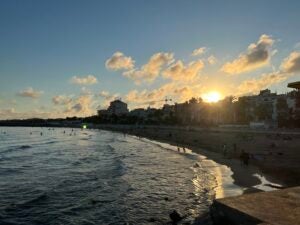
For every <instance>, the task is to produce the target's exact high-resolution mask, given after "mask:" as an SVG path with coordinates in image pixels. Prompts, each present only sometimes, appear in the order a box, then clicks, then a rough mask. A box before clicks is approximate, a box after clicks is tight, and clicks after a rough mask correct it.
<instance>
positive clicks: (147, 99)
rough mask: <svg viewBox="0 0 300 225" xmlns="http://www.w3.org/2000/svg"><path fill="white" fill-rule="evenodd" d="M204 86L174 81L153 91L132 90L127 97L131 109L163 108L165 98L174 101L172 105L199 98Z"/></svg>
mask: <svg viewBox="0 0 300 225" xmlns="http://www.w3.org/2000/svg"><path fill="white" fill-rule="evenodd" d="M201 92H202V86H201V84H199V83H195V82H181V81H172V82H170V83H167V84H164V85H162V86H160V87H158V88H156V89H152V90H147V89H144V90H141V91H138V90H131V91H129V92H128V94H127V95H126V97H125V101H126V102H128V104H129V106H130V107H133V108H134V107H148V106H152V107H161V106H162V105H163V104H164V103H165V98H166V97H167V98H168V99H172V103H175V102H184V101H187V100H189V99H190V98H192V97H199V96H200V94H201Z"/></svg>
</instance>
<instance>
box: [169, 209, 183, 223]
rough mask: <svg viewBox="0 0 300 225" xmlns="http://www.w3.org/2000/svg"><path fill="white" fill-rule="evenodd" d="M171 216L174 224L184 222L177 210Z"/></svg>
mask: <svg viewBox="0 0 300 225" xmlns="http://www.w3.org/2000/svg"><path fill="white" fill-rule="evenodd" d="M169 216H170V219H171V220H172V223H173V224H177V223H178V222H179V221H180V220H182V216H181V215H180V214H179V213H178V212H177V211H176V210H174V211H173V212H172V213H170V215H169Z"/></svg>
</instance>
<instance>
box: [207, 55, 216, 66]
mask: <svg viewBox="0 0 300 225" xmlns="http://www.w3.org/2000/svg"><path fill="white" fill-rule="evenodd" d="M217 61H218V60H217V58H216V57H215V56H213V55H211V56H209V57H208V58H207V62H208V63H209V64H210V65H214V64H216V63H217Z"/></svg>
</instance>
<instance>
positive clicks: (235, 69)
mask: <svg viewBox="0 0 300 225" xmlns="http://www.w3.org/2000/svg"><path fill="white" fill-rule="evenodd" d="M273 44H274V40H273V39H272V38H271V37H270V36H268V35H266V34H263V35H261V36H260V38H259V40H258V42H257V43H252V44H250V45H249V46H248V50H247V52H246V53H242V54H241V55H240V56H239V57H238V58H237V59H235V60H233V61H232V62H227V63H225V64H224V65H223V66H222V68H221V71H223V72H225V73H228V74H232V75H234V74H240V73H244V72H249V71H252V70H255V69H257V68H260V67H263V66H265V65H267V64H268V63H269V59H270V48H271V47H272V45H273Z"/></svg>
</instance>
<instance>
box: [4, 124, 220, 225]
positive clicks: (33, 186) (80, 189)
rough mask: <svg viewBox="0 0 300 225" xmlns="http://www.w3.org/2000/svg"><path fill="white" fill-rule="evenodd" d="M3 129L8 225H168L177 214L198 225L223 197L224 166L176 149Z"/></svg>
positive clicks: (118, 138)
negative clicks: (219, 174)
mask: <svg viewBox="0 0 300 225" xmlns="http://www.w3.org/2000/svg"><path fill="white" fill-rule="evenodd" d="M0 131H1V133H0V224H5V225H6V224H7V225H10V224H14V225H31V224H32V225H35V224H41V225H48V224H49V225H50V224H51V225H52V224H53V225H69V224H70V225H71V224H72V225H79V224H80V225H93V224H97V225H98V224H168V223H170V219H169V213H170V212H172V211H173V210H177V211H178V212H180V213H181V215H184V217H185V218H184V220H183V221H182V222H181V224H193V223H195V221H197V218H198V219H199V218H202V219H203V217H204V216H205V215H206V214H207V213H208V210H209V206H210V204H211V203H212V200H213V198H214V197H215V188H216V185H217V181H216V177H215V174H214V173H213V172H212V171H213V170H212V167H214V166H216V165H215V164H205V160H203V159H204V158H203V157H202V158H201V157H200V156H199V155H196V154H193V153H191V152H190V151H187V152H186V153H179V152H178V151H177V148H176V147H174V146H171V145H167V144H162V143H159V142H154V141H150V140H147V139H139V138H138V137H134V136H129V135H123V134H120V133H113V132H109V131H102V130H80V129H74V130H73V131H72V130H71V129H70V128H65V129H64V128H55V129H52V128H51V129H48V128H7V127H0ZM41 132H42V135H41ZM196 163H197V164H196ZM202 219H201V220H202ZM201 220H200V221H201ZM208 223H209V222H208V221H205V222H202V223H201V222H200V224H208Z"/></svg>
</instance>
